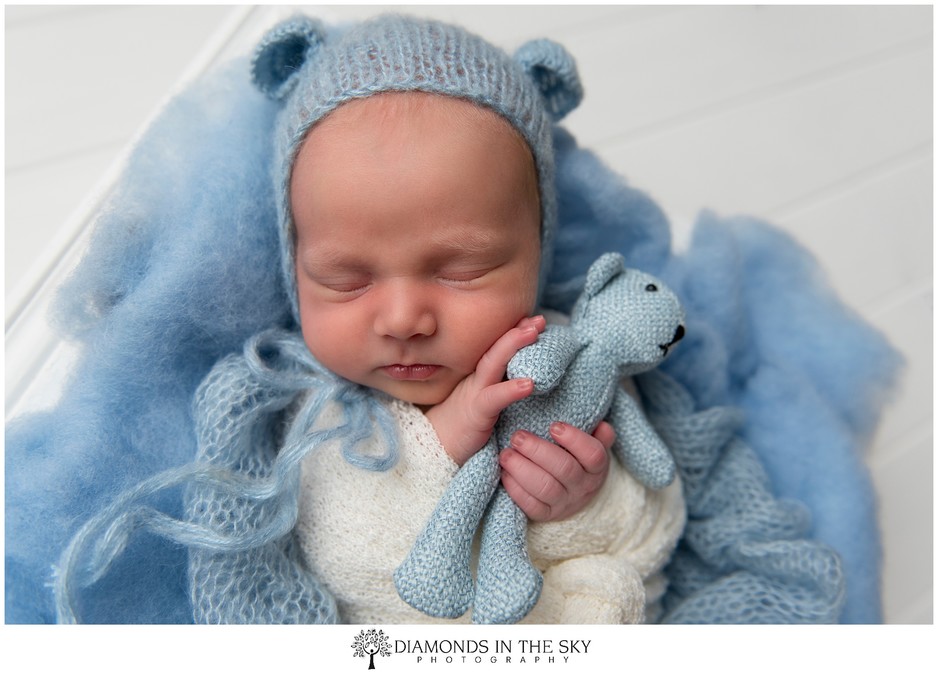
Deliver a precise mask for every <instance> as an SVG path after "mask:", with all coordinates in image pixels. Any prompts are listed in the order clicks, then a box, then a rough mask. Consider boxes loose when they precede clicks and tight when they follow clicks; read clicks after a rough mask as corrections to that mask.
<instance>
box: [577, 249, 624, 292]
mask: <svg viewBox="0 0 938 675" xmlns="http://www.w3.org/2000/svg"><path fill="white" fill-rule="evenodd" d="M623 271H625V258H623V257H622V255H620V254H619V253H605V254H603V255H602V256H600V257H599V258H597V259H596V262H594V263H593V264H592V265H590V268H589V271H588V272H587V273H586V286H585V287H584V288H583V291H584V293H585V294H586V295H587V296H589V297H591V298H592V297H594V296H595V295H596V294H597V293H599V291H601V290H602V289H603V287H604V286H605V285H606V284H608V283H609V282H610V281H612V280H613V279H614V278H615V277H616V276H618V275H619V274H622V272H623Z"/></svg>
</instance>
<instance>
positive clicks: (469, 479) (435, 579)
mask: <svg viewBox="0 0 938 675" xmlns="http://www.w3.org/2000/svg"><path fill="white" fill-rule="evenodd" d="M499 475H500V473H499V468H498V450H497V448H496V445H495V443H494V441H493V440H489V442H488V443H487V444H486V445H485V447H483V448H482V449H481V450H479V452H477V453H476V454H475V455H473V456H472V457H471V458H470V459H469V461H468V462H466V463H465V464H464V465H463V466H462V468H461V469H460V470H459V471H458V472H457V473H456V475H455V476H454V477H453V480H452V482H451V483H450V484H449V487H447V489H446V492H444V493H443V496H442V497H441V498H440V502H439V504H437V506H436V509H434V511H433V513H432V514H431V516H430V520H429V521H428V522H427V524H426V526H425V527H424V529H423V531H422V532H421V533H420V535H419V536H418V537H417V541H416V542H414V546H413V548H412V549H411V551H410V553H409V554H408V555H407V558H406V559H405V560H404V562H403V563H401V565H400V567H398V568H397V570H395V572H394V585H395V586H396V587H397V593H398V595H400V597H401V599H402V600H404V602H406V603H407V604H409V605H410V606H411V607H413V608H415V609H417V610H420V611H421V612H423V613H424V614H429V615H430V616H435V617H446V618H455V617H458V616H462V615H463V614H465V613H466V610H468V609H469V605H470V604H471V603H472V572H471V570H470V568H469V564H470V558H471V556H472V539H473V537H474V535H475V532H476V530H477V529H478V527H479V521H480V520H481V519H482V514H483V513H484V512H485V507H486V505H487V504H488V502H489V499H490V498H491V496H492V492H493V491H494V490H495V487H496V486H497V485H498V479H499Z"/></svg>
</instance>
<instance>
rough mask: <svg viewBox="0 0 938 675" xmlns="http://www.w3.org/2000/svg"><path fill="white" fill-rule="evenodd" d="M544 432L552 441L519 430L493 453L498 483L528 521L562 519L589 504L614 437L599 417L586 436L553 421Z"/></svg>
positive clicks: (606, 469)
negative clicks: (496, 456)
mask: <svg viewBox="0 0 938 675" xmlns="http://www.w3.org/2000/svg"><path fill="white" fill-rule="evenodd" d="M550 433H551V436H553V438H554V440H555V441H556V444H554V443H551V442H550V441H546V440H544V439H543V438H539V437H538V436H535V435H534V434H531V433H528V432H526V431H519V432H517V433H515V434H514V436H512V438H511V447H510V448H507V449H505V450H503V451H502V453H501V454H500V455H499V463H500V464H501V467H502V485H504V486H505V490H507V491H508V494H509V495H510V496H511V498H512V499H513V500H514V502H515V504H517V505H518V506H519V507H520V508H521V510H522V511H524V513H525V514H526V515H527V516H528V518H530V519H531V520H534V521H542V522H545V521H554V520H563V519H564V518H569V517H570V516H572V515H574V514H576V513H578V512H579V511H580V510H582V509H583V508H585V507H586V505H587V504H589V503H590V501H591V500H592V499H593V497H594V496H595V495H596V493H597V492H599V489H600V488H601V487H602V486H603V483H605V481H606V476H607V475H608V473H609V449H610V448H611V447H612V443H613V441H615V438H616V432H615V431H614V430H613V428H612V426H611V425H610V424H608V423H607V422H600V423H599V426H598V427H596V431H595V432H593V435H592V436H590V435H589V434H588V433H586V432H585V431H580V430H579V429H577V428H576V427H573V426H570V425H569V424H561V423H559V422H558V423H555V424H553V425H551V428H550Z"/></svg>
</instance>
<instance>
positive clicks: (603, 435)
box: [550, 422, 615, 475]
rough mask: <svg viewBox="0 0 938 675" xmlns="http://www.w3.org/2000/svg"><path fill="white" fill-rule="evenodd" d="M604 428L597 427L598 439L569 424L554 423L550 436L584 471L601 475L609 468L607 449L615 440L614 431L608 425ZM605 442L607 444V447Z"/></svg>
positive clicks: (551, 426)
mask: <svg viewBox="0 0 938 675" xmlns="http://www.w3.org/2000/svg"><path fill="white" fill-rule="evenodd" d="M600 426H602V423H601V425H600ZM606 427H608V429H607V428H606ZM606 427H603V428H602V429H600V428H599V427H597V432H599V437H597V436H591V435H590V434H588V433H586V432H585V431H581V430H580V429H577V428H576V427H574V426H571V425H569V424H564V423H563V422H554V423H553V424H551V425H550V435H551V436H552V437H553V439H554V440H555V441H557V443H558V444H559V445H560V446H561V447H563V448H564V449H565V450H566V451H567V453H569V456H571V457H573V459H575V460H576V461H577V462H578V463H579V465H580V466H581V467H582V468H583V470H584V471H586V472H587V473H589V474H592V475H601V474H604V473H605V471H606V468H607V467H608V466H609V453H608V449H609V448H610V447H612V441H614V440H615V431H614V430H613V429H612V427H611V426H610V425H609V424H606ZM610 434H611V436H612V438H611V439H610V438H609V436H610ZM606 441H608V442H609V444H608V446H607V445H606ZM555 475H557V474H555Z"/></svg>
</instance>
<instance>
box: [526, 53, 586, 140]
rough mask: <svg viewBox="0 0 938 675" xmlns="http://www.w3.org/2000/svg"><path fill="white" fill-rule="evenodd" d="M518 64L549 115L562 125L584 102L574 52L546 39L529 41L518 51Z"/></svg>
mask: <svg viewBox="0 0 938 675" xmlns="http://www.w3.org/2000/svg"><path fill="white" fill-rule="evenodd" d="M515 61H517V62H518V63H519V64H520V65H521V67H522V68H523V69H524V71H525V72H526V73H527V74H528V77H530V78H531V79H532V80H533V81H534V85H535V86H536V87H537V88H538V89H539V90H540V92H541V97H542V98H543V99H544V105H545V107H546V108H547V112H548V114H549V115H550V116H551V118H552V119H553V120H554V122H559V121H560V120H562V119H563V118H564V117H565V116H566V115H567V113H569V112H570V111H572V110H573V109H574V108H576V107H577V106H578V105H580V101H581V100H582V99H583V86H582V85H581V84H580V76H579V74H578V73H577V70H576V62H575V61H574V60H573V57H572V56H571V55H570V53H569V52H568V51H567V50H566V49H564V48H563V47H561V46H560V45H559V44H557V43H556V42H553V41H551V40H546V39H540V40H531V41H530V42H526V43H524V44H523V45H521V47H519V48H518V51H516V52H515Z"/></svg>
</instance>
